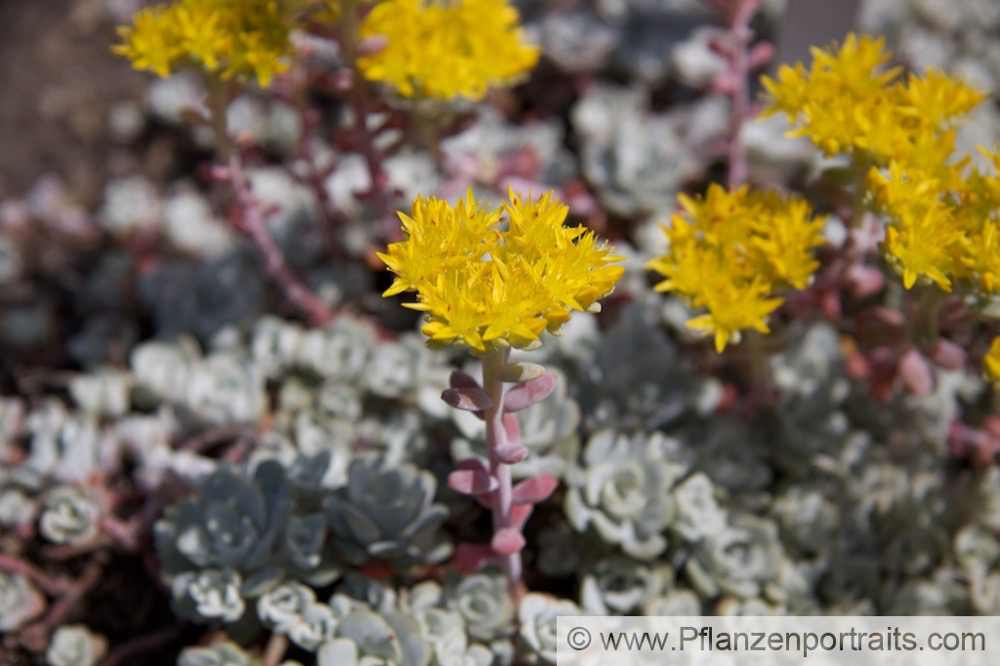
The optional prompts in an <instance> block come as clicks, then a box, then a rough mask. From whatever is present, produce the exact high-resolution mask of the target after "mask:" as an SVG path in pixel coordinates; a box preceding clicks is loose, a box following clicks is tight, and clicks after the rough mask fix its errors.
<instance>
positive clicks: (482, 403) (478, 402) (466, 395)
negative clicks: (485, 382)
mask: <svg viewBox="0 0 1000 666" xmlns="http://www.w3.org/2000/svg"><path fill="white" fill-rule="evenodd" d="M441 399H442V400H444V401H445V402H446V403H448V404H449V405H451V406H452V407H454V408H455V409H464V410H465V411H467V412H481V411H483V410H486V409H489V408H490V407H491V406H492V405H493V401H492V400H491V399H490V396H488V395H486V393H484V392H483V390H482V389H478V388H450V389H445V390H444V391H442V392H441Z"/></svg>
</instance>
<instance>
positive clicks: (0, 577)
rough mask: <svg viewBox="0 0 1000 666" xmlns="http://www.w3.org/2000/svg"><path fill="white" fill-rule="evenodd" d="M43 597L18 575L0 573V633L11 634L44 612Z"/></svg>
mask: <svg viewBox="0 0 1000 666" xmlns="http://www.w3.org/2000/svg"><path fill="white" fill-rule="evenodd" d="M45 607H46V604H45V597H43V596H42V595H41V593H40V592H39V591H38V590H36V589H35V586H34V585H32V584H31V581H29V580H28V579H27V578H25V577H24V576H22V575H20V574H14V573H7V572H6V571H0V631H3V632H4V633H8V632H13V631H16V630H17V629H19V628H20V627H22V626H23V625H24V624H26V623H27V622H29V621H30V620H32V619H34V618H35V617H38V616H39V615H40V614H41V613H42V611H44V610H45Z"/></svg>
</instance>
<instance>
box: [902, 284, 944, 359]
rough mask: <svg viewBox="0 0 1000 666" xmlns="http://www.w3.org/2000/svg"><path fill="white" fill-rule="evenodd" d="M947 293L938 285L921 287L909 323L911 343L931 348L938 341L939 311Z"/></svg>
mask: <svg viewBox="0 0 1000 666" xmlns="http://www.w3.org/2000/svg"><path fill="white" fill-rule="evenodd" d="M947 297H948V296H947V294H945V293H944V292H943V291H941V290H940V289H938V288H937V287H920V288H919V290H918V292H917V295H916V308H915V310H914V312H913V316H912V317H911V318H910V320H909V322H908V325H907V335H908V337H909V340H910V343H911V344H913V345H914V346H915V347H916V348H917V349H922V350H925V351H926V350H930V349H932V348H933V347H934V345H936V344H937V341H938V333H939V331H938V312H939V311H940V310H941V305H942V304H944V302H945V300H947Z"/></svg>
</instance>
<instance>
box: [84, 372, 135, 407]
mask: <svg viewBox="0 0 1000 666" xmlns="http://www.w3.org/2000/svg"><path fill="white" fill-rule="evenodd" d="M130 384H131V378H130V377H129V375H128V373H126V372H122V371H120V370H115V369H113V368H105V369H102V370H98V371H96V372H92V373H89V374H85V375H79V376H77V377H74V378H73V380H72V381H71V382H70V386H69V390H70V394H71V395H72V396H73V400H74V401H75V402H76V404H77V405H79V406H80V408H81V409H83V410H84V411H85V412H87V413H88V414H92V415H95V416H111V417H115V416H122V415H123V414H125V413H126V412H128V410H129V406H130V405H129V389H130V388H131V386H130Z"/></svg>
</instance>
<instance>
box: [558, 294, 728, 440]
mask: <svg viewBox="0 0 1000 666" xmlns="http://www.w3.org/2000/svg"><path fill="white" fill-rule="evenodd" d="M576 398H577V400H578V402H579V403H580V407H581V409H582V411H583V413H584V414H586V415H587V417H586V425H587V426H588V427H590V428H592V429H597V428H601V427H608V428H615V429H618V430H620V431H635V430H645V431H647V432H652V431H654V430H658V429H662V428H663V427H665V426H667V425H671V424H673V423H675V422H677V421H678V420H680V419H681V418H682V417H685V416H690V415H698V414H708V413H711V412H712V411H713V410H714V408H715V405H716V404H717V402H718V392H717V391H716V390H715V384H714V383H713V382H711V381H708V380H704V379H701V378H699V377H698V376H697V375H695V374H694V373H693V372H692V371H691V370H689V369H688V368H686V367H685V365H684V363H683V362H682V361H681V360H680V359H679V358H678V353H677V348H676V346H675V345H674V344H673V343H672V342H671V341H670V340H669V339H668V338H667V337H666V335H665V334H664V333H663V331H662V330H660V329H659V328H658V327H657V326H655V325H654V324H653V322H652V318H651V316H649V314H648V313H647V312H646V311H645V308H644V307H643V305H642V304H641V303H632V304H630V305H629V306H627V307H625V308H624V309H623V310H622V311H621V312H620V313H619V314H618V318H617V319H616V320H615V322H614V324H612V325H611V326H610V327H609V328H608V330H607V331H605V333H604V336H603V339H602V341H601V344H600V345H599V347H598V348H597V351H596V356H595V359H594V362H593V363H591V364H590V366H589V367H588V368H586V370H585V372H583V373H581V376H580V377H579V378H578V382H577V392H576Z"/></svg>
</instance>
